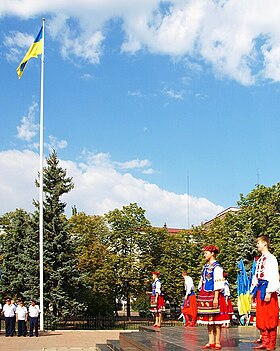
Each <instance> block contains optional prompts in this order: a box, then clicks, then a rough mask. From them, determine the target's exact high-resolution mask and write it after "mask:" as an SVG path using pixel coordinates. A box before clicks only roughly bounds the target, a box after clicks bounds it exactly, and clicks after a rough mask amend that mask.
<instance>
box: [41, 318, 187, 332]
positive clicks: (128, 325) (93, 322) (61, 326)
mask: <svg viewBox="0 0 280 351" xmlns="http://www.w3.org/2000/svg"><path fill="white" fill-rule="evenodd" d="M153 324H154V320H153V319H150V318H139V317H132V319H130V320H127V319H126V318H125V317H124V318H123V317H121V318H115V317H104V316H80V317H68V318H64V319H61V320H59V321H53V320H51V319H50V318H48V317H46V318H45V322H44V328H45V329H46V330H126V329H129V330H135V329H138V328H139V326H151V325H153ZM163 325H164V326H175V325H182V322H179V321H178V320H169V319H167V320H164V321H163Z"/></svg>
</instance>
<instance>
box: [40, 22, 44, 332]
mask: <svg viewBox="0 0 280 351" xmlns="http://www.w3.org/2000/svg"><path fill="white" fill-rule="evenodd" d="M42 22H43V26H42V27H43V31H42V41H43V42H42V55H41V97H40V187H39V261H40V310H41V314H40V330H44V254H43V253H44V249H43V248H44V246H43V244H44V241H43V238H44V213H43V206H44V203H43V185H44V184H43V162H44V60H45V57H44V54H45V53H44V51H45V19H44V18H43V19H42Z"/></svg>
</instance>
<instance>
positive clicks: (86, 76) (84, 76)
mask: <svg viewBox="0 0 280 351" xmlns="http://www.w3.org/2000/svg"><path fill="white" fill-rule="evenodd" d="M93 78H94V76H93V75H92V74H90V73H84V74H83V75H82V76H81V79H83V80H91V79H93Z"/></svg>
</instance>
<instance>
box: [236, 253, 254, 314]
mask: <svg viewBox="0 0 280 351" xmlns="http://www.w3.org/2000/svg"><path fill="white" fill-rule="evenodd" d="M237 293H238V300H237V305H238V313H239V314H240V315H243V314H247V313H249V312H250V310H251V295H250V284H249V279H248V276H247V272H246V269H245V267H244V263H243V260H242V259H241V260H240V261H239V263H238V275H237Z"/></svg>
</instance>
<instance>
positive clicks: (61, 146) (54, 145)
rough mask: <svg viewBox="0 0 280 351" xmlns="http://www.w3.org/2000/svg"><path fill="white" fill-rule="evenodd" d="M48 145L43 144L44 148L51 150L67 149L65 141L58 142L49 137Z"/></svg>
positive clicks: (53, 137) (55, 138)
mask: <svg viewBox="0 0 280 351" xmlns="http://www.w3.org/2000/svg"><path fill="white" fill-rule="evenodd" d="M48 138H49V143H45V146H46V147H47V148H48V149H49V151H51V150H58V149H65V148H66V147H67V141H66V140H58V139H57V137H55V136H53V135H49V137H48Z"/></svg>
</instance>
